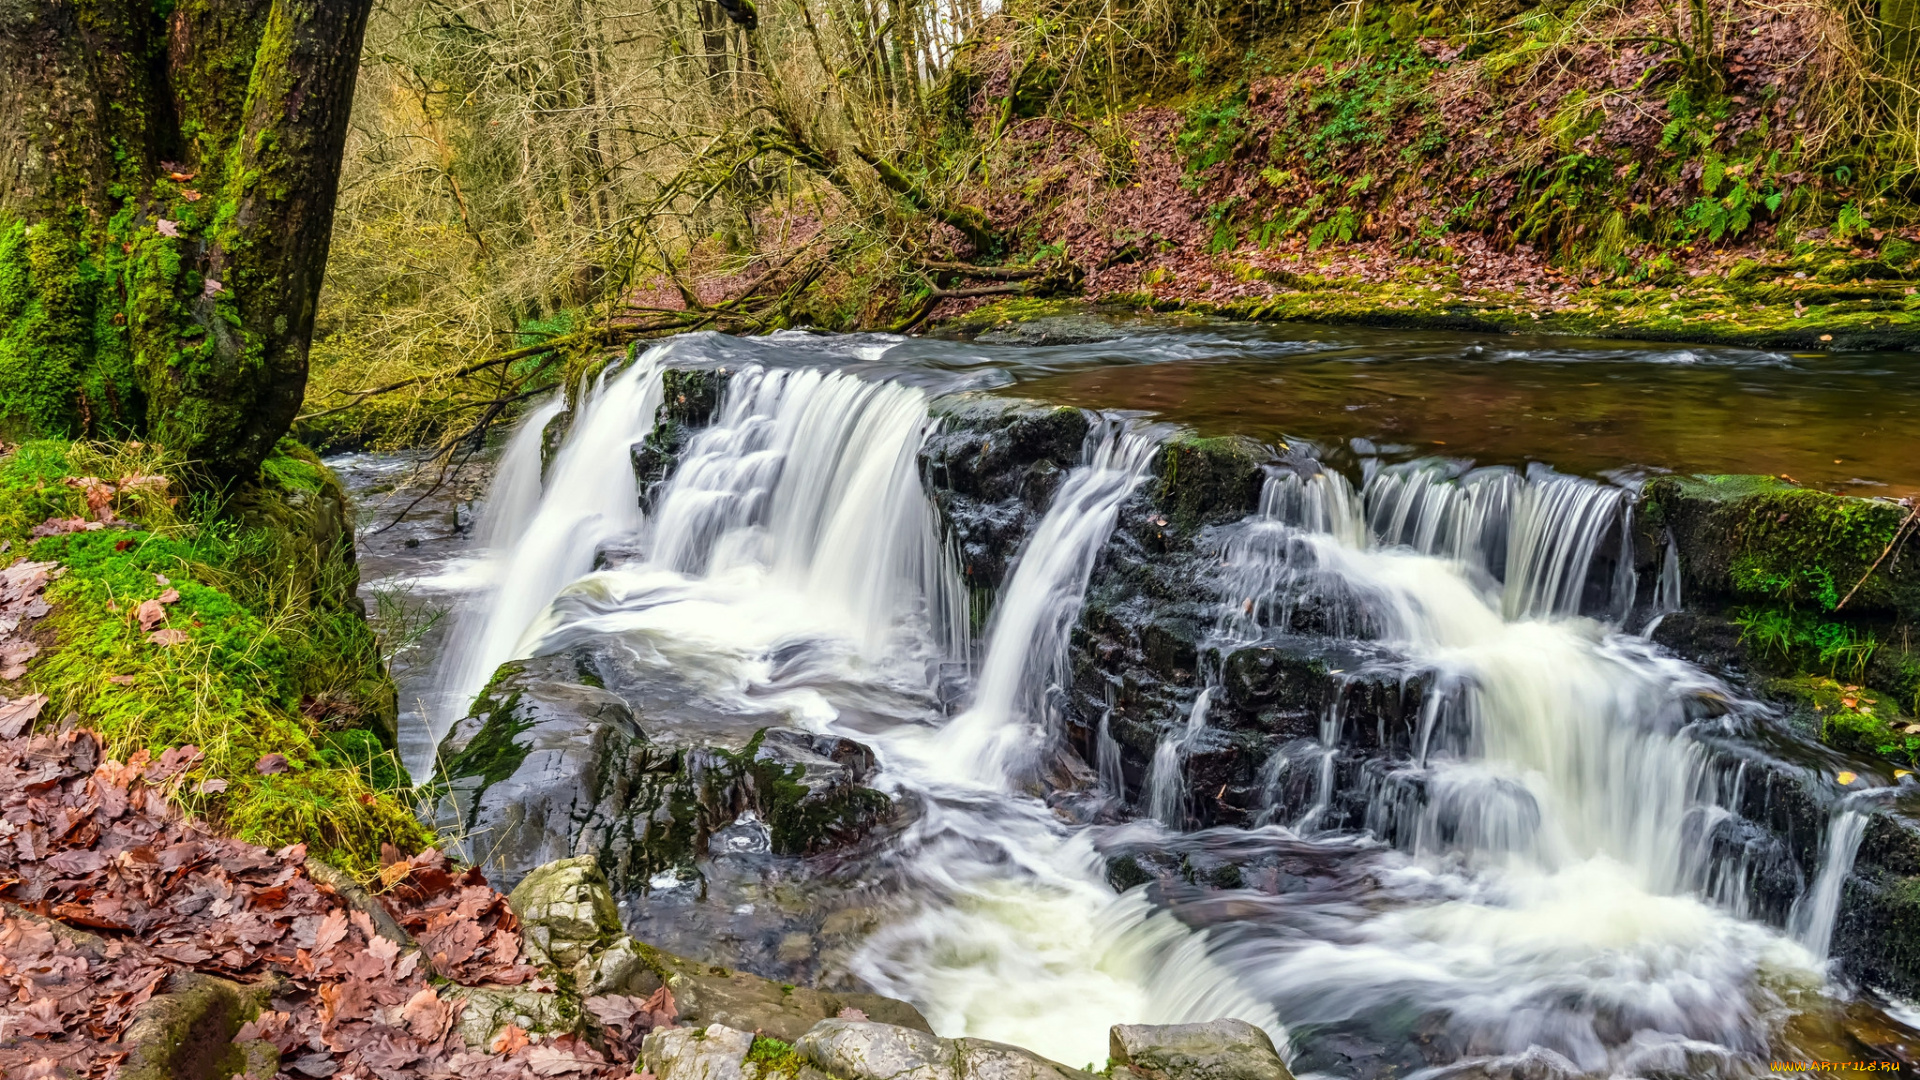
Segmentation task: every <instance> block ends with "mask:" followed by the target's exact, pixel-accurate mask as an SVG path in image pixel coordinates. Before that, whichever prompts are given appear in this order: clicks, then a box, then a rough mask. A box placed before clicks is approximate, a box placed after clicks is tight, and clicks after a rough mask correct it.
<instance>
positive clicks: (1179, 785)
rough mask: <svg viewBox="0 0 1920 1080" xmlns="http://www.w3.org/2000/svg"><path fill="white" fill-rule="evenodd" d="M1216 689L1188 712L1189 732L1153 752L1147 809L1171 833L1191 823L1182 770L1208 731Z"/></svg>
mask: <svg viewBox="0 0 1920 1080" xmlns="http://www.w3.org/2000/svg"><path fill="white" fill-rule="evenodd" d="M1213 692H1214V691H1213V688H1212V687H1207V688H1206V689H1204V690H1202V691H1200V693H1198V694H1196V695H1195V696H1194V699H1193V708H1192V709H1190V710H1188V712H1187V726H1186V728H1185V730H1183V731H1181V732H1179V733H1178V734H1175V733H1174V732H1171V731H1170V732H1168V733H1167V736H1166V738H1164V739H1161V740H1160V745H1159V746H1158V747H1156V748H1155V749H1154V752H1153V769H1152V771H1151V772H1149V773H1148V775H1147V807H1148V813H1150V814H1152V815H1153V818H1154V820H1156V821H1158V822H1159V823H1160V824H1162V825H1165V826H1166V827H1168V828H1169V829H1178V828H1180V827H1181V826H1183V825H1185V824H1186V823H1187V778H1186V775H1185V773H1184V772H1183V771H1182V769H1181V765H1182V762H1183V761H1184V760H1185V758H1186V754H1187V750H1188V748H1190V747H1191V746H1193V741H1194V740H1195V739H1196V738H1198V737H1199V735H1200V733H1201V732H1202V731H1204V730H1206V727H1207V706H1208V705H1209V704H1211V703H1212V701H1213Z"/></svg>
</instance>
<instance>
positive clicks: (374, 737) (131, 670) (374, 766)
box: [0, 441, 428, 874]
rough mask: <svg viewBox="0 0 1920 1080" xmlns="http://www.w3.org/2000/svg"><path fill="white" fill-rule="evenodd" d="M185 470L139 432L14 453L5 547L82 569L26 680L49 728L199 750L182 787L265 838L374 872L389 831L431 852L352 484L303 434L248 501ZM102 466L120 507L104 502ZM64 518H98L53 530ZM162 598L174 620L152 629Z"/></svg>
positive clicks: (111, 741) (50, 619) (115, 746)
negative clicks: (345, 487)
mask: <svg viewBox="0 0 1920 1080" xmlns="http://www.w3.org/2000/svg"><path fill="white" fill-rule="evenodd" d="M169 471H171V470H170V469H169V461H168V459H165V458H163V457H162V456H160V455H158V454H156V453H154V452H153V451H152V450H151V449H150V448H145V447H141V446H140V445H139V444H137V443H134V444H122V445H120V446H117V447H116V446H107V445H95V444H79V443H63V442H49V441H42V442H32V443H27V444H25V445H22V446H18V447H13V448H10V449H8V450H6V452H5V453H4V454H0V542H4V543H5V544H6V545H7V546H8V547H9V548H10V549H11V550H13V551H15V552H19V553H24V554H26V555H27V556H28V557H31V558H34V559H39V560H55V561H58V562H59V563H60V565H61V566H62V567H64V572H63V574H62V575H61V576H60V578H59V579H58V580H57V581H55V582H54V583H52V584H51V585H50V586H49V587H48V589H47V594H46V596H47V600H48V601H49V603H50V604H51V605H52V608H53V610H52V612H51V614H49V615H48V616H47V618H46V619H45V620H44V621H43V622H42V624H41V627H42V629H41V630H40V631H39V633H40V634H41V635H42V638H43V640H42V641H41V645H42V655H41V656H40V657H39V658H38V659H36V660H35V661H34V662H33V663H32V664H30V665H29V667H28V671H27V674H26V675H25V677H24V678H23V679H22V680H21V682H20V683H19V684H16V685H18V686H23V687H24V688H25V689H26V690H29V691H37V692H40V693H45V694H47V695H48V697H49V698H50V703H49V705H48V707H47V708H46V710H45V711H44V712H43V714H42V718H41V723H42V724H43V725H48V726H52V725H57V724H59V723H61V722H63V720H64V719H65V718H67V717H75V718H77V719H78V720H79V722H82V723H85V724H87V725H88V726H90V727H93V728H94V729H96V730H98V731H99V732H100V733H101V736H102V738H103V739H105V740H106V741H107V743H108V748H109V751H110V752H112V753H114V754H115V755H118V756H121V757H125V756H127V755H130V754H133V753H136V752H140V751H146V752H150V753H153V754H158V753H160V752H161V751H163V750H166V749H168V748H171V747H176V746H182V745H187V744H191V745H194V746H197V747H199V748H200V750H201V752H202V753H203V754H204V755H205V758H204V760H203V761H201V762H200V764H199V765H197V766H196V767H195V769H194V770H193V771H192V772H191V773H190V774H189V782H188V783H186V784H185V785H184V786H183V787H182V788H181V789H180V797H181V798H182V799H184V800H186V801H187V802H188V803H189V809H191V810H192V811H193V812H195V813H197V814H200V815H202V816H205V817H207V818H209V819H211V820H213V821H215V822H216V823H218V824H220V825H222V826H223V827H225V828H226V829H228V830H230V831H231V832H232V833H234V834H235V835H236V836H238V837H240V838H242V839H245V840H247V841H249V842H253V843H260V844H266V845H283V844H289V843H295V842H305V843H307V844H309V845H310V846H311V847H313V848H314V849H315V851H316V852H317V853H319V854H322V855H323V856H326V857H329V858H331V859H333V860H335V861H337V862H339V863H340V864H341V865H343V866H344V867H345V868H348V869H349V870H352V871H355V872H359V873H363V874H364V873H370V872H371V871H372V869H374V868H375V867H377V865H378V864H377V858H378V852H379V849H380V845H381V844H382V843H383V842H384V843H393V844H396V845H399V846H401V847H403V848H409V849H414V848H417V847H418V846H419V845H420V844H422V843H424V842H425V841H426V840H427V839H428V837H427V835H426V834H425V833H424V832H423V830H422V829H421V827H420V826H419V825H418V824H417V823H416V822H415V820H414V818H413V815H412V813H411V812H410V810H409V809H408V806H407V805H406V803H405V801H404V799H403V798H402V797H401V792H402V788H403V785H404V781H405V776H404V773H403V772H402V771H401V770H400V769H399V767H398V764H397V762H396V760H395V758H394V756H393V753H392V745H393V740H394V722H395V694H394V688H393V684H392V682H391V680H389V679H388V678H387V677H386V675H385V672H384V670H383V668H382V664H381V658H380V653H379V648H378V645H377V643H376V642H375V640H374V638H373V634H372V631H371V630H370V629H369V628H368V626H367V623H366V620H365V617H364V614H363V612H362V609H361V607H360V604H359V600H358V598H357V597H356V595H355V589H356V586H357V584H358V575H357V571H356V569H355V566H354V562H353V546H352V538H353V530H352V514H351V509H350V507H349V505H348V503H347V501H346V496H345V493H344V492H343V491H342V490H341V488H340V485H339V483H338V481H337V480H335V479H334V477H333V476H332V475H331V474H330V473H329V472H328V471H327V470H326V468H325V467H324V466H322V465H321V464H320V462H319V461H318V460H317V459H316V458H314V457H313V455H312V454H311V453H310V452H308V451H307V450H306V449H305V448H304V447H301V446H299V445H298V444H296V443H293V442H291V441H283V442H282V443H281V444H280V445H279V446H278V447H277V448H276V449H275V451H274V453H273V455H272V456H270V457H269V458H268V459H267V462H266V465H265V466H264V468H263V469H262V470H261V474H260V478H259V480H258V481H257V482H255V483H253V484H250V485H247V486H245V487H243V488H241V489H239V490H238V491H237V492H236V493H234V494H232V495H229V496H224V497H222V496H214V495H194V496H181V495H178V494H175V493H176V492H178V491H179V490H180V489H179V486H178V485H177V484H175V483H172V482H170V481H168V480H166V479H165V477H166V476H167V473H168V472H169ZM87 477H92V478H95V479H97V480H104V481H105V482H106V483H108V484H112V485H114V487H115V488H116V489H117V490H116V491H115V492H114V493H113V495H112V496H111V501H109V502H107V503H105V504H104V506H93V507H90V506H89V504H88V501H87V494H86V493H87V490H88V487H89V485H88V484H86V483H85V482H84V480H83V478H87ZM93 490H94V491H95V492H96V500H97V499H98V493H99V491H100V490H101V489H100V488H99V487H97V486H94V488H93ZM103 511H104V512H103ZM103 518H104V519H106V520H104V521H103V520H102V519H103ZM62 519H66V520H72V519H81V520H84V521H91V522H92V524H93V525H95V526H97V527H94V528H89V529H82V530H78V531H72V532H66V533H62V534H59V535H52V536H38V537H36V536H35V535H34V533H35V530H36V527H39V526H41V525H42V523H44V522H48V521H57V520H62ZM40 531H42V532H45V531H47V530H45V529H40ZM170 595H172V596H177V599H170V598H169V597H170ZM148 600H154V601H157V602H159V603H160V606H161V609H162V612H163V613H164V617H163V618H162V619H161V620H160V621H159V622H158V623H157V624H151V623H150V626H149V628H145V629H143V628H142V626H141V625H140V619H139V614H138V612H139V608H140V606H141V605H142V604H143V603H144V602H146V601H148ZM149 610H151V609H149ZM160 631H178V632H179V633H178V634H177V635H169V637H171V638H172V639H173V643H171V644H168V643H166V642H167V638H166V637H163V638H160V639H157V640H156V638H155V637H154V634H155V633H157V632H160ZM269 755H280V757H281V758H284V762H281V761H280V760H279V759H275V758H271V757H269ZM263 759H264V760H263Z"/></svg>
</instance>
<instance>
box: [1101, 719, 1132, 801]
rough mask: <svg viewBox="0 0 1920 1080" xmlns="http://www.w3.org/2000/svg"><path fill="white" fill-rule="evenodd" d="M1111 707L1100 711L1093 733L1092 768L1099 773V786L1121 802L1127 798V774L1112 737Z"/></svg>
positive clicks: (1117, 746) (1118, 749) (1118, 745)
mask: <svg viewBox="0 0 1920 1080" xmlns="http://www.w3.org/2000/svg"><path fill="white" fill-rule="evenodd" d="M1112 725H1113V707H1112V706H1108V707H1107V708H1106V709H1104V710H1102V711H1101V713H1100V727H1099V729H1098V730H1097V731H1096V732H1095V733H1094V754H1093V756H1094V759H1095V761H1094V768H1095V769H1097V770H1098V771H1099V773H1100V787H1101V789H1102V790H1103V791H1105V792H1106V793H1107V794H1108V795H1110V796H1112V797H1113V798H1116V799H1119V800H1121V801H1122V802H1125V801H1126V798H1127V775H1126V771H1125V770H1124V769H1123V768H1122V767H1121V762H1120V744H1119V742H1117V741H1116V740H1115V739H1114V737H1113V731H1112Z"/></svg>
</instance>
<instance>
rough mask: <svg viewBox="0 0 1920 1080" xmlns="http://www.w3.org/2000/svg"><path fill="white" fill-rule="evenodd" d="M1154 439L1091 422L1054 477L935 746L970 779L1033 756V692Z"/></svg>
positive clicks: (1009, 770)
mask: <svg viewBox="0 0 1920 1080" xmlns="http://www.w3.org/2000/svg"><path fill="white" fill-rule="evenodd" d="M1157 441H1158V440H1157V439H1156V438H1154V437H1153V436H1152V435H1150V434H1148V433H1145V432H1138V431H1131V430H1128V429H1126V428H1124V427H1122V426H1121V425H1120V424H1118V423H1117V422H1109V423H1107V424H1105V425H1103V426H1102V427H1101V428H1100V429H1098V430H1096V431H1095V432H1094V433H1093V434H1092V435H1090V436H1089V442H1088V451H1087V461H1086V464H1084V465H1083V466H1081V467H1080V468H1078V469H1075V470H1074V471H1073V472H1072V473H1071V474H1069V475H1068V477H1067V479H1066V480H1065V482H1063V483H1062V484H1061V486H1060V490H1059V492H1057V493H1056V494H1055V495H1054V499H1053V504H1052V506H1051V507H1050V508H1049V509H1048V511H1047V515H1046V517H1045V518H1043V519H1041V522H1040V525H1039V528H1037V529H1036V530H1035V531H1034V535H1033V537H1032V538H1031V539H1030V540H1029V541H1028V542H1027V545H1026V547H1025V549H1024V550H1023V551H1022V552H1021V555H1020V559H1019V562H1018V563H1017V564H1016V565H1015V566H1014V568H1013V574H1012V576H1011V577H1010V578H1009V579H1008V581H1007V585H1006V588H1005V589H1004V590H1002V592H1003V595H1002V597H1001V600H1000V603H999V606H998V608H997V609H996V610H995V612H994V615H993V624H992V625H991V626H990V627H989V628H988V632H987V649H986V657H985V659H984V660H982V661H981V664H980V677H979V681H978V683H977V684H976V686H975V689H974V698H973V706H972V707H971V708H969V709H968V710H967V711H966V712H964V713H962V714H961V715H960V716H958V717H956V718H955V719H954V720H953V722H952V723H950V724H948V725H947V726H946V728H945V729H944V730H943V731H942V732H941V736H940V739H939V748H938V751H937V753H938V754H939V755H941V756H943V757H950V758H952V759H957V760H959V761H961V762H964V763H966V767H967V768H969V769H970V770H971V771H972V775H973V777H974V778H975V780H977V781H978V782H980V783H983V784H997V785H1005V784H1008V783H1016V782H1018V781H1019V780H1020V779H1021V777H1022V776H1023V775H1024V774H1025V773H1027V772H1030V771H1031V769H1032V767H1033V766H1034V764H1035V758H1036V755H1037V753H1038V751H1039V750H1040V749H1042V745H1043V742H1044V740H1045V738H1046V736H1047V735H1048V734H1049V733H1048V732H1047V731H1046V725H1045V724H1044V723H1036V722H1035V720H1036V719H1040V720H1044V709H1043V708H1042V705H1041V692H1042V691H1043V690H1044V689H1045V686H1046V682H1047V680H1048V679H1049V678H1054V677H1057V676H1058V674H1059V673H1060V671H1061V670H1062V668H1063V665H1064V664H1065V662H1066V645H1067V634H1068V632H1069V631H1071V630H1072V629H1073V624H1074V622H1075V621H1076V620H1077V619H1078V618H1079V615H1080V602H1081V599H1082V598H1083V597H1084V596H1085V595H1086V591H1087V578H1088V576H1089V575H1091V574H1092V573H1093V564H1094V561H1095V560H1096V559H1097V558H1098V557H1099V555H1100V549H1101V547H1103V546H1104V545H1105V544H1106V540H1107V536H1108V534H1110V533H1112V531H1113V522H1114V518H1115V516H1116V515H1117V514H1118V513H1119V512H1120V504H1121V503H1122V502H1124V501H1125V500H1126V498H1127V496H1128V495H1131V494H1132V493H1133V489H1134V488H1135V487H1137V486H1138V485H1139V483H1140V481H1141V480H1142V479H1143V478H1144V477H1145V475H1146V467H1147V462H1148V459H1149V458H1150V457H1151V456H1152V454H1153V448H1154V446H1155V444H1156V443H1157ZM1036 659H1037V660H1038V661H1039V662H1038V663H1035V660H1036ZM1056 734H1057V733H1056Z"/></svg>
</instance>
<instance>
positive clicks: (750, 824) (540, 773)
mask: <svg viewBox="0 0 1920 1080" xmlns="http://www.w3.org/2000/svg"><path fill="white" fill-rule="evenodd" d="M609 687H612V689H609ZM439 759H440V761H441V762H442V763H443V764H442V766H441V769H440V773H439V775H438V777H437V778H436V781H435V785H436V791H437V792H438V797H437V802H436V815H437V825H438V826H439V829H440V831H441V833H442V835H445V836H450V837H456V838H458V842H459V845H460V848H461V851H462V854H463V856H464V857H466V858H468V859H470V860H471V861H472V862H473V863H474V864H475V865H477V866H481V867H483V868H485V870H486V873H487V878H488V880H489V881H491V882H492V883H493V884H494V886H495V887H496V888H503V889H510V888H512V887H513V886H514V885H515V884H516V883H517V882H519V881H520V880H521V879H522V878H524V877H525V876H526V875H527V873H528V872H529V871H531V870H532V869H533V868H534V867H536V866H538V865H540V864H542V863H545V862H549V861H551V860H553V859H555V858H563V857H568V856H575V855H591V856H593V857H595V858H597V859H598V860H599V861H600V864H601V865H602V866H604V867H606V868H607V871H608V873H609V876H610V877H611V878H612V880H613V882H614V884H615V885H616V886H617V887H618V888H620V889H622V890H623V891H625V890H628V889H633V888H638V887H640V886H642V885H644V884H646V883H648V882H657V883H660V884H671V883H673V882H675V881H676V880H677V879H680V878H685V879H687V880H691V877H692V875H693V874H694V873H695V871H694V869H693V867H694V863H695V861H696V859H697V858H699V857H703V856H705V855H706V854H707V853H708V852H709V851H710V850H711V849H712V848H713V847H714V846H715V845H716V843H717V845H718V846H719V847H720V848H721V849H723V850H724V849H727V848H728V847H733V848H737V849H739V850H742V851H758V852H771V853H773V854H776V855H791V856H805V855H814V854H818V853H820V852H823V851H826V850H829V849H833V848H838V847H844V846H847V845H850V844H854V843H856V842H858V841H859V840H860V839H862V838H863V837H865V836H866V835H867V834H868V833H869V832H871V831H872V830H874V829H876V828H878V827H880V826H882V825H885V824H887V823H888V822H890V821H891V820H893V816H894V812H895V807H894V803H893V801H892V800H891V799H889V798H888V797H887V796H886V795H885V794H883V793H881V792H878V791H875V790H873V789H872V788H869V787H866V786H864V785H865V782H866V780H867V778H868V777H869V776H870V775H871V774H872V772H873V768H874V761H873V754H872V751H870V750H868V749H867V748H866V747H865V746H862V745H861V744H859V743H857V742H854V741H852V740H850V739H842V738H836V737H832V736H824V735H815V734H811V733H809V732H804V731H799V730H795V729H793V728H790V727H786V726H783V721H782V718H780V717H778V716H765V717H741V716H738V715H722V714H718V713H712V714H709V713H703V712H702V711H701V709H700V707H699V705H698V704H697V698H696V696H695V695H694V694H693V693H691V692H690V691H688V690H686V688H679V687H673V686H664V685H661V684H660V683H659V681H658V680H654V681H650V682H647V683H645V684H638V685H636V684H635V677H634V675H633V672H632V671H631V669H630V668H629V667H627V666H626V665H623V664H621V663H620V662H619V650H618V648H617V646H614V645H610V644H604V643H603V644H587V645H582V646H579V647H576V648H574V649H571V650H569V651H567V652H563V653H559V654H556V655H551V656H543V657H538V658H535V659H532V660H524V661H516V662H514V663H511V664H507V665H505V666H504V667H502V668H501V669H500V671H499V673H498V674H497V675H496V676H495V677H494V679H493V681H492V683H491V684H490V685H489V686H488V687H487V689H486V690H485V691H484V692H482V693H481V695H480V696H479V697H478V698H477V699H476V700H475V702H474V704H473V707H472V709H471V710H470V711H469V713H468V715H467V716H466V717H465V718H464V719H462V720H460V721H459V722H458V723H457V724H455V725H454V727H453V729H452V730H451V731H449V732H448V733H447V736H446V738H445V740H443V741H442V743H441V746H440V755H439ZM716 838H718V839H717V841H716ZM663 878H664V880H662V879H663Z"/></svg>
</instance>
